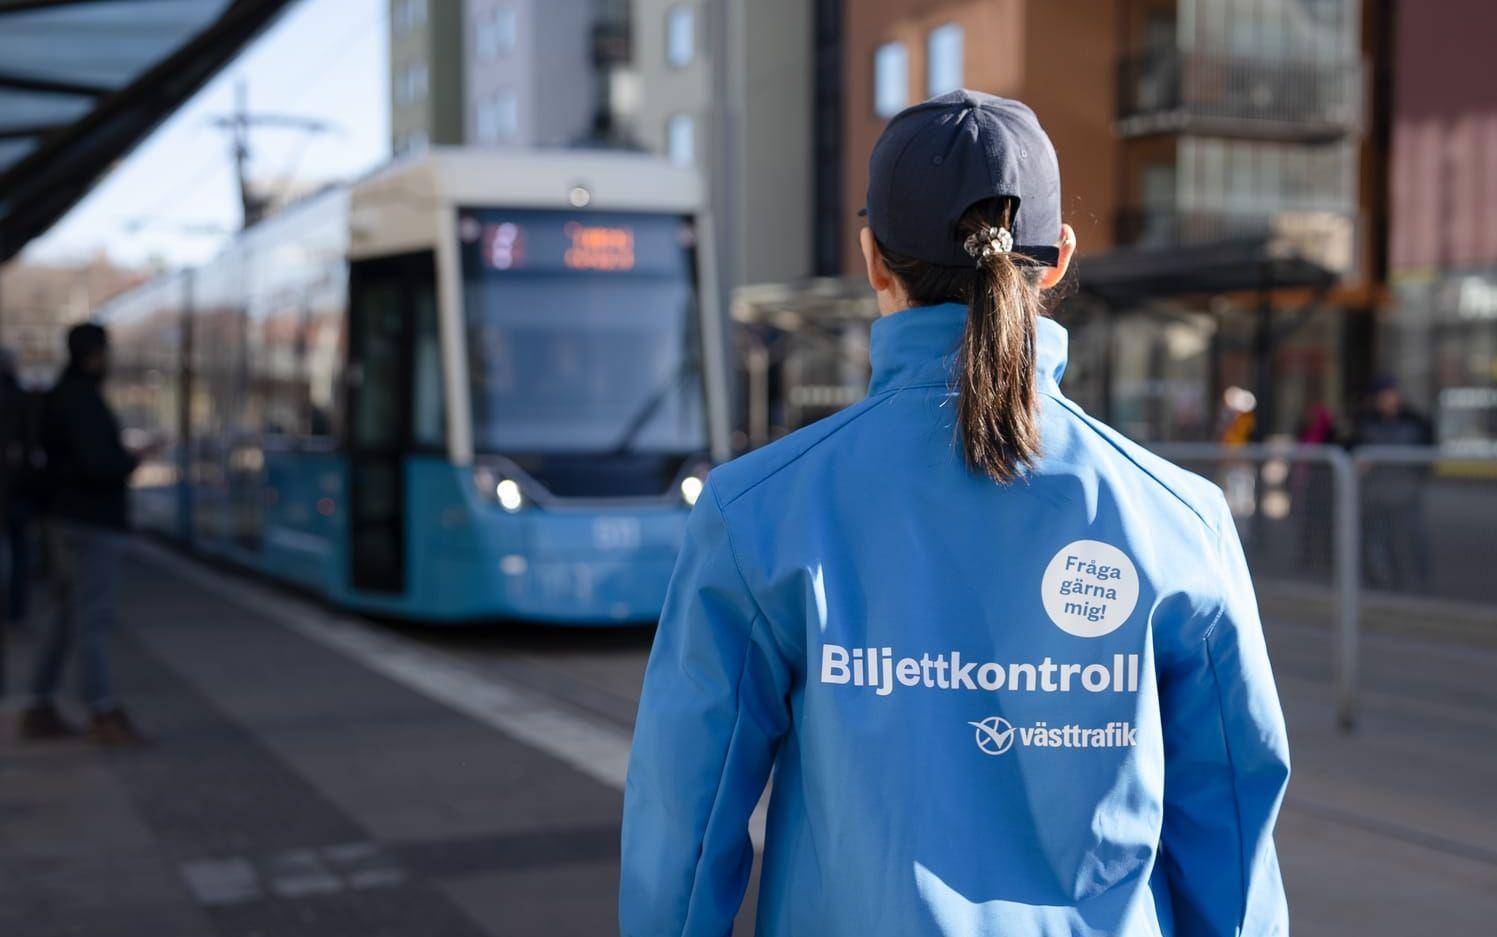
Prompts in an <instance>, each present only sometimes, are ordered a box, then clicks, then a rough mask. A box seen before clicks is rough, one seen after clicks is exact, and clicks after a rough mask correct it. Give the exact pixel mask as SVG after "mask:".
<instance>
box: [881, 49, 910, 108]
mask: <svg viewBox="0 0 1497 937" xmlns="http://www.w3.org/2000/svg"><path fill="white" fill-rule="evenodd" d="M909 100H910V53H909V50H908V49H906V48H905V46H904V43H902V42H886V43H884V44H883V45H881V46H879V47H878V51H877V52H875V53H874V54H873V110H874V113H876V114H878V116H880V117H893V116H894V115H895V114H898V113H899V112H900V111H902V110H904V108H905V105H907V104H908V103H909Z"/></svg>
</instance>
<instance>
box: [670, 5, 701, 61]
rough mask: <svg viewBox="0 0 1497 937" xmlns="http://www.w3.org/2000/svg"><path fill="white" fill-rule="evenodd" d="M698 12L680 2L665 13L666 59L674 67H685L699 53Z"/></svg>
mask: <svg viewBox="0 0 1497 937" xmlns="http://www.w3.org/2000/svg"><path fill="white" fill-rule="evenodd" d="M696 20H697V18H696V13H695V12H694V11H693V10H692V8H691V7H689V6H687V5H686V4H684V3H678V4H676V5H675V6H673V7H671V8H670V9H669V10H667V11H666V13H665V61H666V63H667V64H669V65H671V66H672V67H673V68H685V67H686V66H688V65H690V64H691V60H692V59H694V58H695V57H696V53H697V35H696V31H697V25H696Z"/></svg>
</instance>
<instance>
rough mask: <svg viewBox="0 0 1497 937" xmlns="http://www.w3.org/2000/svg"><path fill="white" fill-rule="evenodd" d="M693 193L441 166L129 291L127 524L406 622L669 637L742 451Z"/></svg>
mask: <svg viewBox="0 0 1497 937" xmlns="http://www.w3.org/2000/svg"><path fill="white" fill-rule="evenodd" d="M700 191H701V190H700V183H699V181H698V179H697V177H696V175H695V174H694V173H692V172H690V171H688V170H683V169H680V168H677V167H673V166H670V165H667V164H664V163H662V162H660V161H658V160H655V159H652V158H649V157H644V156H637V155H632V154H621V153H589V152H581V151H576V152H573V151H565V152H522V151H521V152H513V153H503V152H497V151H494V150H488V151H475V150H449V149H435V150H433V151H430V152H429V153H427V154H425V155H423V156H421V157H418V158H416V159H413V160H410V161H405V162H401V163H397V164H393V165H391V166H389V167H387V168H385V169H383V170H381V171H379V172H377V173H375V174H374V175H372V176H371V177H369V178H367V179H365V180H363V181H361V182H359V183H356V184H354V185H352V186H349V187H346V188H338V189H334V190H330V191H327V192H324V193H322V194H320V195H318V196H315V197H312V198H310V199H308V200H306V201H304V202H302V203H300V204H298V205H296V206H293V207H292V208H290V209H288V210H286V211H284V212H282V213H281V214H280V215H278V216H276V217H274V218H272V219H269V220H267V221H266V222H264V223H262V224H260V225H258V226H256V227H255V228H254V229H252V230H249V231H247V232H245V233H244V234H243V235H241V236H240V237H239V238H238V239H237V240H236V242H235V243H234V244H233V246H232V247H230V248H229V249H228V250H226V251H225V252H224V253H223V254H222V255H221V256H219V257H218V258H217V259H216V260H214V261H213V262H211V263H209V264H207V265H205V266H203V267H201V268H198V269H195V270H192V271H187V272H183V273H179V274H174V275H171V276H167V277H163V278H159V279H157V280H155V281H152V282H150V283H147V284H145V285H143V286H141V287H139V288H137V289H135V290H133V291H131V292H129V293H127V294H125V295H122V296H120V297H118V298H117V299H115V300H114V301H112V302H110V303H109V304H108V305H106V306H104V307H103V308H101V309H100V310H98V311H97V314H96V318H97V319H98V320H99V321H101V322H103V323H104V324H106V325H108V326H110V327H111V331H112V333H113V344H114V358H115V377H114V380H113V391H112V393H113V394H114V396H115V400H116V403H117V405H118V406H119V409H120V413H121V416H122V420H123V422H124V423H125V426H126V433H127V435H128V436H133V437H135V438H136V439H139V440H141V441H147V440H159V441H162V442H165V443H166V446H165V447H164V448H162V450H161V452H162V454H161V455H160V456H159V457H158V458H156V459H154V460H153V461H151V462H148V463H147V464H145V465H143V466H142V468H141V470H140V471H139V473H138V474H137V477H136V479H135V491H134V497H133V502H134V505H135V511H136V519H137V523H138V524H139V525H140V526H142V527H147V528H151V529H154V530H157V531H160V532H162V533H165V534H168V535H170V536H174V537H178V538H182V539H184V540H186V541H188V542H190V543H191V544H192V545H193V546H194V547H196V548H197V549H200V550H202V551H203V552H205V553H210V554H215V555H219V556H222V557H224V558H227V559H230V560H233V561H236V562H239V563H243V564H245V565H248V566H251V567H254V568H256V569H258V570H260V571H262V572H264V573H266V574H268V575H271V576H274V577H278V578H283V579H286V580H289V581H292V582H295V583H298V584H300V585H302V586H305V587H308V588H311V589H314V590H317V591H319V592H321V593H322V594H324V595H326V596H327V597H328V598H329V599H330V600H332V601H333V602H335V603H337V604H340V605H344V606H347V607H350V608H354V609H359V610H363V611H369V612H374V613H379V614H385V615H391V616H395V617H401V618H408V619H413V620H421V621H433V622H468V621H486V620H495V619H523V620H533V621H543V622H553V623H577V624H589V623H605V622H629V621H642V620H648V619H651V618H653V617H654V616H655V615H656V614H658V612H659V610H660V606H661V602H662V600H663V598H664V594H665V587H666V582H667V580H668V579H669V575H670V571H671V567H672V564H673V563H674V560H675V555H676V551H677V549H678V547H679V544H680V541H681V536H682V531H683V529H684V524H685V519H686V514H687V511H688V509H689V505H690V504H691V503H692V502H694V501H695V499H696V496H697V494H698V493H700V491H701V490H702V480H703V478H704V476H705V473H706V470H707V467H708V465H709V464H710V462H711V461H712V459H713V457H714V456H717V457H719V458H720V457H722V456H723V455H724V454H725V451H726V448H727V426H726V420H727V415H726V414H727V407H726V403H725V399H724V394H725V385H726V381H725V374H724V371H725V364H726V362H725V360H724V357H723V354H722V349H723V347H724V345H723V338H722V334H721V328H722V326H721V320H720V318H719V316H718V312H717V310H716V308H715V303H714V301H713V296H714V290H713V289H711V288H710V286H709V282H708V278H709V277H710V263H709V256H710V252H709V251H706V250H700V249H699V247H698V239H699V237H700V236H701V234H702V233H703V232H704V231H705V225H704V224H702V221H701V218H702V214H703V212H702V206H701V196H700Z"/></svg>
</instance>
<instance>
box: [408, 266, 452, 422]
mask: <svg viewBox="0 0 1497 937" xmlns="http://www.w3.org/2000/svg"><path fill="white" fill-rule="evenodd" d="M414 298H415V307H416V320H415V322H416V334H415V341H414V342H413V343H412V353H411V372H412V373H411V398H412V399H411V441H412V442H413V443H414V444H415V445H416V446H417V447H418V448H435V447H438V446H440V445H442V438H443V432H442V423H443V420H444V416H445V411H444V410H443V408H442V346H441V343H440V341H439V339H438V337H437V303H436V296H435V294H433V293H432V292H431V291H430V290H426V289H418V290H417V291H416V296H415V297H414Z"/></svg>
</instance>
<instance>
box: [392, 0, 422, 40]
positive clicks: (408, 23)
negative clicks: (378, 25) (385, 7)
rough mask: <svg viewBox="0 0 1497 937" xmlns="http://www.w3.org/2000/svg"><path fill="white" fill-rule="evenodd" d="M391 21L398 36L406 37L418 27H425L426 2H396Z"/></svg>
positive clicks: (420, 0) (397, 0)
mask: <svg viewBox="0 0 1497 937" xmlns="http://www.w3.org/2000/svg"><path fill="white" fill-rule="evenodd" d="M390 20H391V22H392V23H393V24H394V26H395V35H397V36H404V35H405V34H406V33H408V32H410V31H411V30H413V29H415V28H416V27H418V26H425V25H426V0H395V9H394V12H393V13H392V14H391V16H390Z"/></svg>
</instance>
